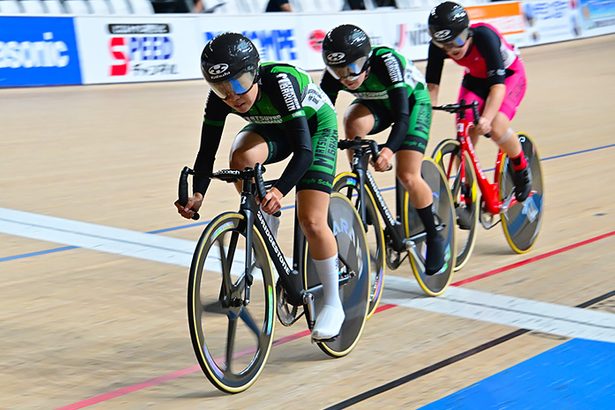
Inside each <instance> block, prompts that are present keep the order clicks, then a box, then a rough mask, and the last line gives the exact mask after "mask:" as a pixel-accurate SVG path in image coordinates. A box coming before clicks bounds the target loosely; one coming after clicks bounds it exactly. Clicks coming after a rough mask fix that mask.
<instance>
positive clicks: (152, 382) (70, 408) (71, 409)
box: [57, 231, 615, 410]
mask: <svg viewBox="0 0 615 410" xmlns="http://www.w3.org/2000/svg"><path fill="white" fill-rule="evenodd" d="M613 235H615V231H611V232H607V233H605V234H602V235H598V236H594V237H593V238H589V239H586V240H584V241H581V242H577V243H573V244H571V245H567V246H564V247H562V248H559V249H554V250H552V251H549V252H545V253H542V254H540V255H536V256H533V257H531V258H528V259H525V260H522V261H519V262H515V263H511V264H509V265H505V266H502V267H501V268H497V269H493V270H490V271H488V272H485V273H480V274H478V275H475V276H471V277H469V278H466V279H462V280H460V281H457V282H454V283H451V286H463V285H465V284H467V283H471V282H476V281H478V280H481V279H484V278H487V277H489V276H493V275H497V274H499V273H502V272H506V271H509V270H513V269H516V268H518V267H520V266H524V265H527V264H530V263H534V262H537V261H539V260H542V259H546V258H550V257H551V256H555V255H557V254H560V253H564V252H567V251H570V250H572V249H575V248H578V247H581V246H584V245H588V244H590V243H593V242H597V241H600V240H602V239H606V238H609V237H611V236H613ZM396 306H397V305H393V304H387V305H381V306H380V307H378V309H376V313H380V312H382V311H385V310H389V309H392V308H394V307H396ZM309 334H310V331H309V330H303V331H301V332H297V333H293V334H292V335H289V336H284V337H282V338H280V339H277V340H274V341H273V345H274V346H278V345H281V344H285V343H289V342H292V341H293V340H297V339H300V338H302V337H305V336H307V335H309ZM199 370H201V368H200V366H198V365H197V366H191V367H187V368H185V369H181V370H176V371H174V372H171V373H167V374H165V375H162V376H159V377H155V378H153V379H149V380H146V381H144V382H141V383H137V384H133V385H130V386H125V387H121V388H119V389H116V390H113V391H110V392H107V393H101V394H99V395H96V396H92V397H90V398H88V399H85V400H81V401H78V402H75V403H72V404H69V405H67V406H63V407H59V408H58V409H57V410H76V409H82V408H84V407H87V406H92V405H94V404H97V403H101V402H103V401H107V400H111V399H114V398H116V397H120V396H124V395H126V394H129V393H133V392H136V391H139V390H143V389H145V388H148V387H153V386H157V385H159V384H162V383H165V382H168V381H171V380H175V379H177V378H180V377H182V376H185V375H187V374H191V373H195V372H198V371H199Z"/></svg>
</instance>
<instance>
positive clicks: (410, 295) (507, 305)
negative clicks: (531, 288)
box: [382, 276, 615, 343]
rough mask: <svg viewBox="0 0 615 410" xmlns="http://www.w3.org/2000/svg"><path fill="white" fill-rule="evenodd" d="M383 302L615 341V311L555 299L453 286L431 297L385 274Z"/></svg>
mask: <svg viewBox="0 0 615 410" xmlns="http://www.w3.org/2000/svg"><path fill="white" fill-rule="evenodd" d="M384 289H385V292H384V295H383V297H382V303H392V304H395V305H398V306H403V307H407V308H414V309H421V310H426V311H430V312H436V313H443V314H447V315H454V316H459V317H463V318H466V319H473V320H480V321H482V322H489V323H497V324H500V325H506V326H511V327H515V328H523V329H531V330H537V331H540V332H544V333H550V334H554V335H559V336H565V337H577V338H583V339H592V340H600V341H605V342H612V343H615V315H614V314H612V313H607V312H601V311H595V310H587V309H580V308H575V307H569V306H562V305H556V304H553V303H546V302H539V301H535V300H530V299H522V298H516V297H511V296H504V295H497V294H493V293H487V292H480V291H476V290H471V289H462V288H458V287H450V288H448V289H447V290H446V292H445V294H444V295H443V296H440V297H437V298H432V297H427V296H425V294H424V293H423V291H422V290H421V289H420V288H419V286H418V284H417V283H416V281H415V280H414V279H406V278H401V277H399V276H386V277H385V288H384Z"/></svg>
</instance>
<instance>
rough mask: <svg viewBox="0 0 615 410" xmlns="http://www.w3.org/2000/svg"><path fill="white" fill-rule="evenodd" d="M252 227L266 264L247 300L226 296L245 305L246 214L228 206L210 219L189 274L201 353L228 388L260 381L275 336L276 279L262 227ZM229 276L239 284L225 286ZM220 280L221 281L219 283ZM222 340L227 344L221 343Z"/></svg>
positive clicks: (194, 333)
mask: <svg viewBox="0 0 615 410" xmlns="http://www.w3.org/2000/svg"><path fill="white" fill-rule="evenodd" d="M250 229H252V234H253V236H252V237H253V260H254V263H253V265H252V266H253V267H254V266H255V264H258V266H262V268H255V267H254V268H253V274H254V275H255V277H254V282H253V284H252V287H251V293H250V303H249V304H248V305H247V306H226V307H225V304H224V303H223V302H222V301H221V299H223V296H224V295H227V296H230V298H227V299H233V300H235V301H236V303H235V305H236V304H240V305H241V303H240V302H238V301H240V300H242V297H243V292H242V291H241V290H240V289H241V288H242V284H244V285H245V280H244V278H245V262H244V260H245V249H246V243H245V232H246V230H245V218H244V216H243V215H242V214H239V213H235V212H226V213H223V214H220V215H219V216H217V217H216V218H214V219H213V220H212V221H211V222H210V223H209V224H208V225H207V227H206V228H205V230H204V231H203V233H202V235H201V237H200V239H199V241H198V243H197V246H196V249H195V252H194V256H193V259H192V264H191V267H190V276H189V280H188V323H189V329H190V339H191V341H192V346H193V349H194V352H195V355H196V357H197V360H198V362H199V365H200V367H201V369H202V371H203V373H204V374H205V376H206V377H207V379H209V381H210V382H211V383H212V384H213V385H214V386H215V387H216V388H218V389H219V390H221V391H223V392H226V393H239V392H242V391H244V390H246V389H248V388H249V387H250V386H251V385H252V384H253V383H254V382H255V381H256V379H257V378H258V376H259V375H260V373H261V372H262V370H263V368H264V365H265V363H266V362H267V357H268V356H269V352H270V351H271V345H272V341H273V331H274V323H275V320H274V318H275V308H276V299H275V282H274V280H273V275H272V272H271V265H270V261H269V257H268V253H267V250H266V246H265V242H264V240H263V238H262V237H261V235H260V233H259V232H258V230H257V229H256V227H250ZM240 241H242V243H243V245H244V246H243V247H241V244H240ZM226 246H228V248H229V251H228V252H227V250H226V248H225V247H226ZM230 249H234V250H237V251H236V252H235V251H234V250H233V252H231V251H230ZM221 255H225V256H224V257H222V256H221ZM259 274H260V278H259V277H258V275H259ZM234 276H235V277H236V278H237V279H236V280H235V278H234ZM225 278H226V283H227V284H228V283H233V284H234V285H237V289H239V290H236V291H235V292H234V293H230V292H226V291H224V290H223V289H224V285H223V284H224V283H225V282H224V281H225ZM216 280H217V281H218V282H219V284H214V281H216ZM229 288H230V286H229ZM258 289H261V290H258ZM225 324H226V335H224V330H223V329H224V327H225ZM240 324H242V325H245V327H244V326H242V327H239V325H240ZM225 338H226V343H224V341H225ZM218 344H222V345H225V347H223V348H221V349H217V347H218Z"/></svg>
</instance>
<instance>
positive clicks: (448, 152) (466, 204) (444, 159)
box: [433, 139, 480, 271]
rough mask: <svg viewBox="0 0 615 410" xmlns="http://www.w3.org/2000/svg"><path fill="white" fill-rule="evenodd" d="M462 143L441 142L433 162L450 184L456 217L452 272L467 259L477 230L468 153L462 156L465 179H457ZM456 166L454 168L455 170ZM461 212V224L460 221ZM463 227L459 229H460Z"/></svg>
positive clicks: (475, 189) (474, 180)
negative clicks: (453, 268) (453, 266)
mask: <svg viewBox="0 0 615 410" xmlns="http://www.w3.org/2000/svg"><path fill="white" fill-rule="evenodd" d="M460 153H461V144H460V143H459V141H457V140H453V139H446V140H443V141H441V142H440V143H439V144H438V145H437V146H436V148H435V149H434V152H433V159H434V161H435V162H436V164H438V166H439V167H440V168H441V169H442V171H443V172H444V175H445V176H446V177H447V180H448V181H449V185H450V188H451V195H452V197H453V206H454V207H455V213H456V214H457V223H456V224H455V226H456V231H455V242H456V243H455V249H456V259H455V271H458V270H460V269H461V268H463V266H464V265H465V264H466V263H467V262H468V260H470V256H471V255H472V251H473V250H474V245H475V244H476V232H477V230H478V229H477V228H478V215H479V213H480V208H479V207H480V205H479V202H478V184H477V178H476V172H475V171H474V167H473V166H472V162H471V161H470V156H469V155H468V153H464V167H465V178H464V179H463V180H460V178H459V174H460V170H461V160H460V158H461V156H460ZM455 167H457V168H456V169H455ZM462 213H463V222H462V220H461V217H462ZM462 225H464V227H463V228H462V227H461V226H462Z"/></svg>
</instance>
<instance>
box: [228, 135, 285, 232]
mask: <svg viewBox="0 0 615 410" xmlns="http://www.w3.org/2000/svg"><path fill="white" fill-rule="evenodd" d="M271 156H272V153H271V152H270V147H269V145H268V144H267V142H266V141H265V139H264V138H263V137H262V136H261V135H260V134H258V133H257V132H255V131H253V130H247V129H244V130H242V131H241V132H240V133H239V134H237V136H236V137H235V140H234V141H233V146H232V147H231V152H230V154H229V164H230V167H231V168H233V169H244V168H246V167H254V166H255V165H256V163H260V164H264V163H265V162H267V161H268V160H271ZM235 189H237V192H241V182H240V181H238V182H235ZM263 217H264V219H265V221H266V222H267V225H268V226H269V229H270V230H271V233H272V234H273V236H277V233H278V228H279V226H280V218H278V217H275V216H273V215H270V214H267V213H265V212H263Z"/></svg>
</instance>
